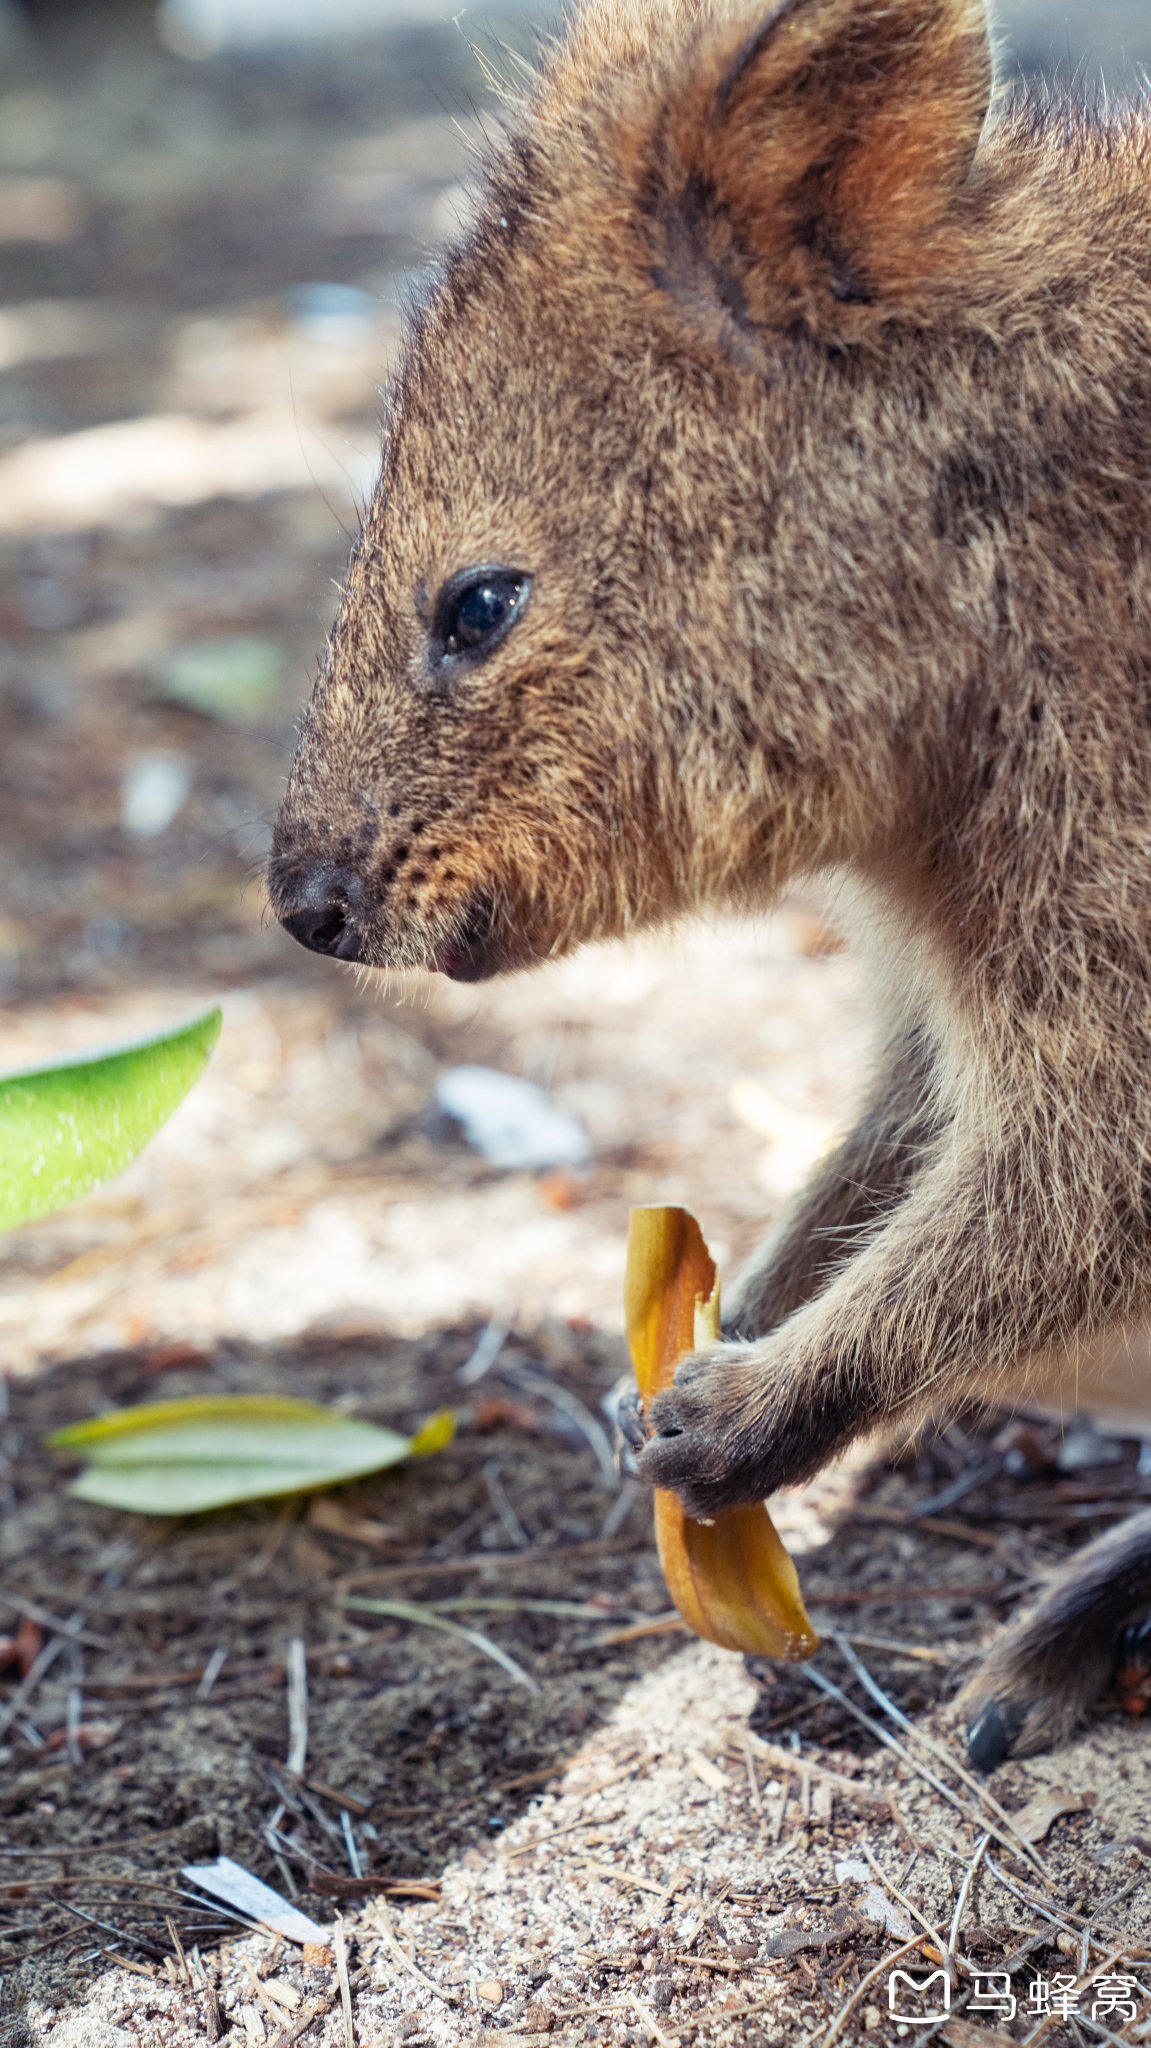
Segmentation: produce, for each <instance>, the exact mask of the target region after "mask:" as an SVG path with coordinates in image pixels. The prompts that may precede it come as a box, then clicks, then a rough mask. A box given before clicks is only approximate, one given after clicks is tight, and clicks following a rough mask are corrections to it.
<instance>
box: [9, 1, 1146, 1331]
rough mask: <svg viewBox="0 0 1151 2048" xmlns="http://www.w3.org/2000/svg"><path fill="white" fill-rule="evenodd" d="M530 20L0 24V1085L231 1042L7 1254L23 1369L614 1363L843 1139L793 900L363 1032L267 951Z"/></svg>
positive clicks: (1033, 25)
mask: <svg viewBox="0 0 1151 2048" xmlns="http://www.w3.org/2000/svg"><path fill="white" fill-rule="evenodd" d="M550 19H551V17H550V16H549V14H548V13H547V11H546V10H545V11H544V12H543V13H541V12H540V11H539V9H538V8H533V9H532V11H531V12H530V14H529V12H528V11H526V9H524V8H523V7H522V6H520V5H517V4H516V0H504V4H500V0H494V4H493V0H484V4H483V5H477V4H475V0H471V4H467V5H460V6H459V7H456V6H455V4H454V0H322V4H319V5H317V4H316V0H164V4H163V5H161V6H160V7H159V8H158V9H157V7H156V6H155V5H154V4H151V0H119V4H113V0H107V4H100V0H24V4H19V0H0V718H2V727H0V733H2V746H0V873H2V876H3V887H2V891H0V1063H2V1064H4V1065H11V1064H16V1063H17V1062H19V1061H30V1060H35V1059H37V1058H39V1057H41V1056H43V1055H45V1054H46V1053H48V1052H50V1051H53V1050H57V1049H59V1048H61V1047H62V1046H71V1047H75V1046H79V1045H82V1044H89V1043H92V1042H98V1041H100V1040H102V1039H107V1038H111V1037H114V1036H116V1035H117V1034H120V1033H122V1032H125V1031H129V1030H143V1029H146V1028H148V1027H150V1026H151V1025H153V1024H160V1023H162V1022H164V1021H166V1020H167V1019H169V1018H171V1017H173V1016H175V1015H179V1014H183V1013H186V1012H187V1011H188V1010H189V1009H190V1008H192V1007H193V1006H194V1005H195V1004H196V1003H198V1002H199V1001H200V1000H201V999H203V998H205V997H213V998H214V997H216V996H218V995H222V997H223V1000H224V1006H225V1015H226V1024H225V1032H224V1037H223V1040H222V1043H221V1047H220V1050H219V1053H218V1055H217V1057H216V1059H215V1061H214V1063H213V1068H212V1070H211V1075H210V1078H209V1080H208V1081H207V1083H206V1084H205V1085H204V1087H202V1088H201V1089H200V1090H199V1091H198V1092H197V1093H196V1094H195V1095H194V1096H193V1097H192V1098H191V1100H190V1101H189V1102H188V1104H186V1105H185V1107H184V1108H183V1109H182V1110H181V1111H180V1113H179V1114H178V1116H177V1118H176V1119H175V1121H174V1123H173V1124H172V1125H171V1126H170V1128H169V1129H168V1131H167V1132H166V1133H165V1134H164V1135H163V1136H162V1138H161V1139H160V1140H159V1141H158V1143H157V1144H156V1146H155V1147H154V1148H153V1149H152V1150H151V1151H150V1152H149V1153H148V1154H147V1155H146V1156H145V1158H144V1159H143V1160H142V1161H141V1162H140V1163H139V1164H138V1166H137V1167H136V1168H135V1169H133V1172H132V1173H131V1174H130V1175H129V1176H127V1177H126V1178H125V1179H124V1180H123V1181H121V1182H118V1183H117V1184H116V1185H115V1187H113V1188H109V1189H108V1190H106V1191H104V1192H103V1193H101V1194H99V1195H97V1196H95V1197H92V1198H91V1199H90V1200H89V1201H87V1202H85V1203H82V1204H80V1205H78V1206H77V1207H76V1208H75V1209H73V1210H70V1211H67V1212H65V1213H64V1214H63V1215H62V1216H59V1217H56V1218H50V1219H47V1220H46V1221H44V1222H43V1223H39V1224H36V1225H33V1226H29V1227H28V1228H27V1229H25V1230H24V1231H21V1232H19V1233H16V1234H15V1235H14V1236H13V1237H11V1238H8V1239H6V1240H3V1241H0V1332H2V1333H3V1338H4V1344H5V1355H6V1358H7V1359H8V1360H9V1362H10V1363H11V1365H13V1366H15V1367H19V1366H21V1365H28V1364H31V1363H32V1362H33V1361H35V1360H37V1359H43V1358H45V1357H51V1356H57V1355H73V1354H75V1353H76V1352H77V1351H80V1350H83V1349H87V1350H100V1349H114V1348H116V1347H120V1348H124V1347H136V1348H140V1347H147V1346H153V1347H160V1348H161V1349H162V1347H163V1345H164V1344H165V1343H171V1342H173V1341H176V1342H179V1341H185V1340H191V1341H194V1342H196V1343H211V1342H213V1341H215V1339H216V1338H218V1337H219V1336H221V1335H222V1334H226V1333H228V1332H231V1333H234V1334H245V1333H247V1334H260V1333H264V1334H269V1335H273V1336H278V1335H285V1336H286V1335H292V1334H295V1333H297V1332H299V1331H301V1330H307V1329H309V1328H313V1327H317V1326H320V1325H322V1326H324V1327H331V1326H332V1324H333V1322H339V1320H340V1318H343V1319H344V1321H345V1323H349V1322H350V1323H355V1322H356V1321H357V1319H359V1321H360V1322H364V1321H366V1322H367V1323H368V1324H371V1323H372V1321H373V1319H374V1320H375V1321H376V1322H379V1323H382V1324H390V1325H392V1326H394V1327H400V1328H405V1329H419V1328H423V1327H426V1326H435V1325H440V1324H443V1323H445V1322H448V1321H451V1320H452V1319H457V1320H458V1319H460V1318H465V1317H470V1316H479V1317H488V1316H496V1317H500V1318H503V1319H513V1320H514V1319H517V1318H518V1319H519V1320H521V1321H523V1320H525V1319H526V1320H527V1321H529V1322H530V1321H531V1320H532V1319H533V1318H534V1319H537V1320H538V1318H540V1317H541V1316H547V1315H551V1316H559V1317H561V1318H562V1317H568V1318H572V1317H574V1318H577V1319H579V1318H589V1319H591V1320H593V1321H596V1322H599V1323H601V1324H605V1323H606V1324H607V1325H608V1326H618V1323H619V1319H620V1312H619V1283H620V1276H621V1273H622V1261H623V1244H624V1232H625V1228H626V1213H627V1207H628V1204H629V1202H631V1201H650V1200H667V1199H671V1200H679V1199H682V1200H691V1201H692V1202H693V1203H694V1205H695V1206H696V1208H697V1209H698V1211H699V1213H700V1215H701V1218H702V1220H703V1221H704V1223H705V1227H706V1228H707V1230H708V1232H709V1234H710V1236H711V1238H712V1240H713V1243H714V1244H715V1245H716V1247H717V1249H718V1250H719V1251H720V1252H721V1254H722V1255H723V1256H724V1257H725V1258H726V1259H727V1260H729V1261H734V1260H735V1259H737V1258H738V1257H739V1256H742V1254H743V1253H744V1252H745V1251H746V1250H747V1249H748V1247H749V1246H750V1244H751V1242H752V1241H753V1239H754V1237H755V1236H756V1234H757V1232H758V1230H759V1228H760V1226H761V1224H762V1222H763V1221H764V1220H765V1219H767V1218H768V1217H769V1216H770V1214H771V1213H772V1212H773V1209H774V1208H775V1206H776V1205H777V1204H778V1202H779V1200H780V1199H781V1197H782V1196H783V1194H785V1193H786V1191H787V1189H788V1188H789V1187H790V1186H791V1185H793V1184H794V1182H795V1181H796V1179H797V1178H798V1177H799V1176H800V1175H801V1174H802V1172H803V1170H804V1167H805V1165H806V1163H807V1162H808V1161H809V1159H810V1158H811V1157H812V1156H813V1154H814V1153H815V1152H816V1151H817V1150H818V1149H819V1147H820V1146H821V1145H822V1144H823V1143H825V1142H826V1139H827V1136H828V1133H829V1132H830V1131H831V1130H832V1128H833V1127H834V1124H835V1122H836V1120H837V1119H838V1118H840V1117H842V1115H843V1114H844V1113H845V1110H846V1107H847V1105H848V1103H849V1101H850V1099H851V1095H852V1092H853V1089H854V1087H855V1085H856V1080H857V1076H858V1072H859V1066H860V1060H861V1057H862V1048H863V1045H864V1042H865V1039H864V1020H863V1016H862V1005H861V1002H860V997H859V992H858V990H857V988H856V985H855V981H854V978H853V974H852V970H851V967H850V965H849V963H848V962H847V960H846V959H845V958H844V957H843V956H842V955H841V954H840V953H839V952H838V951H837V950H836V946H835V942H834V940H833V939H831V937H830V935H829V933H828V930H827V928H826V926H825V924H824V921H823V915H822V912H821V910H820V909H819V907H818V906H816V905H813V904H809V903H797V904H794V905H790V906H788V907H787V908H786V909H785V910H784V911H783V912H782V913H781V914H780V915H779V916H778V917H776V918H775V919H773V920H771V921H770V923H769V924H766V925H764V926H762V927H758V928H756V929H750V928H744V927H736V926H730V927H722V928H719V929H715V930H709V931H706V932H699V933H695V934H687V935H684V936H682V937H680V938H679V939H677V940H676V941H675V942H674V943H669V944H666V945H655V944H650V945H646V946H644V947H641V948H638V949H636V950H634V951H633V952H631V953H629V954H624V953H622V952H619V953H617V952H614V951H611V950H608V951H607V952H604V953H602V954H595V955H588V956H586V957H584V958H581V959H580V960H577V961H574V962H570V963H567V964H565V965H562V966H560V967H557V968H554V969H551V970H548V971H547V972H545V973H542V974H537V975H536V976H534V977H531V978H528V979H525V980H523V981H519V982H514V983H511V984H508V985H507V986H504V985H500V986H497V987H495V988H492V989H487V990H479V991H466V990H459V989H455V988H453V987H451V986H450V985H443V984H441V983H439V982H436V983H435V984H434V985H430V984H429V985H423V986H420V987H418V988H417V987H413V988H411V989H404V988H394V989H392V990H390V991H387V992H384V993H382V994H381V993H379V992H376V991H362V990H360V989H359V988H358V986H357V984H356V982H355V980H354V979H353V978H352V977H351V976H349V975H348V974H347V973H346V972H345V971H343V970H340V969H337V968H335V967H333V966H332V965H331V964H329V963H324V962H322V961H319V960H315V959H312V958H309V957H308V956H306V955H305V954H304V953H302V952H301V951H300V950H299V949H298V948H296V947H294V946H293V945H292V944H291V942H290V941H289V940H287V939H286V938H285V937H284V936H283V934H282V933H280V932H279V930H278V929H277V928H275V927H273V926H269V925H268V923H267V920H266V918H265V917H264V916H263V913H262V894H261V886H260V880H259V876H260V867H261V862H262V860H263V858H264V855H265V853H266V849H267V845H268V836H269V822H270V818H271V815H272V814H273V812H274V809H275V805H276V802H277V799H278V794H279V790H280V786H281V782H282V778H283V775H284V771H285V767H286V764H287V761H288V758H289V756H290V752H291V748H292V744H293V729H294V721H295V717H296V714H297V710H298V706H299V704H300V702H301V700H302V698H303V697H304V696H305V695H306V694H307V691H308V689H309V687H310V681H311V676H312V673H313V669H314V662H315V656H316V651H317V649H318V647H319V646H320V645H321V643H322V641H323V637H324V634H325V631H326V629H327V626H328V624H329V621H330V619H331V615H332V611H333V606H334V601H335V587H336V584H337V582H338V580H339V577H340V575H341V571H342V566H343V562H344V559H345V556H346V551H347V546H348V537H349V533H350V531H351V530H353V529H354V525H355V519H356V505H357V503H358V502H359V501H360V500H361V499H362V497H363V495H364V494H365V493H366V492H367V490H368V489H369V486H370V480H371V476H372V470H373V463H374V451H375V445H376V417H377V410H378V403H379V400H378V388H377V387H378V386H379V384H380V383H381V382H382V381H383V380H384V379H386V376H387V372H388V365H389V361H390V359H391V357H392V354H393V351H394V349H395V347H396V344H397V338H398V335H399V332H400V323H401V317H402V307H403V304H404V301H405V296H406V295H407V293H408V292H409V290H410V288H411V285H412V283H413V282H414V281H418V279H419V277H420V274H421V273H422V272H423V271H424V269H425V268H426V266H427V265H428V264H429V262H430V261H431V260H432V258H433V255H434V251H435V248H436V244H437V243H438V242H439V241H440V239H441V238H442V237H443V236H444V235H445V233H447V232H448V231H449V229H450V227H451V224H452V223H453V221H454V220H455V219H457V218H458V216H459V213H460V211H461V208H463V207H464V206H466V180H467V175H468V152H469V147H470V145H471V143H472V141H473V140H474V138H475V137H476V135H477V134H478V133H479V132H480V130H481V129H482V128H483V127H484V126H485V125H486V124H490V123H491V122H492V121H493V120H494V119H495V111H494V99H493V93H492V89H491V83H490V80H491V75H492V71H493V68H494V70H495V71H496V72H499V71H501V70H504V71H506V69H507V64H508V55H507V53H508V52H510V51H521V52H528V51H530V50H531V48H532V46H533V40H534V35H535V33H536V30H537V29H538V28H540V27H546V26H547V25H548V22H549V20H550ZM998 19H999V21H1000V24H1001V28H1002V33H1003V60H1002V61H1003V67H1004V69H1005V70H1006V71H1007V72H1009V73H1010V72H1018V73H1025V74H1029V73H1042V74H1044V75H1046V76H1048V77H1051V78H1055V77H1062V78H1063V79H1064V80H1067V79H1071V78H1075V79H1077V80H1078V81H1079V82H1080V83H1081V84H1082V86H1083V87H1084V88H1085V89H1086V90H1089V91H1093V90H1097V89H1099V86H1100V82H1101V81H1105V83H1106V88H1107V90H1108V92H1109V93H1111V94H1115V93H1116V92H1123V91H1125V90H1128V89H1130V88H1131V87H1132V86H1133V85H1135V84H1136V83H1137V80H1138V67H1139V65H1141V64H1143V63H1147V62H1149V61H1151V10H1148V8H1147V6H1146V0H1093V4H1092V5H1090V6H1089V5H1087V4H1086V0H1073V4H1070V5H1067V6H1064V7H1054V6H1051V5H1049V4H1048V0H1011V4H1010V5H1007V6H1005V7H1003V8H1002V9H1001V10H1000V11H999V16H998ZM461 1062H480V1063H482V1064H487V1065H489V1066H491V1067H493V1068H495V1069H498V1070H500V1071H503V1072H509V1073H512V1074H514V1075H517V1076H520V1077H522V1078H525V1079H527V1080H528V1081H530V1082H532V1083H533V1084H534V1085H535V1086H537V1087H538V1088H539V1089H541V1090H542V1091H544V1093H545V1094H546V1095H547V1096H548V1097H549V1098H550V1100H551V1102H552V1103H553V1104H554V1105H556V1106H558V1107H560V1108H562V1109H564V1110H565V1111H566V1112H567V1113H568V1115H569V1116H571V1117H574V1118H575V1119H576V1120H577V1121H578V1123H579V1124H580V1126H581V1128H582V1131H583V1132H584V1134H585V1138H586V1146H587V1151H588V1154H589V1160H588V1163H584V1164H576V1165H572V1164H570V1163H569V1164H563V1163H562V1162H561V1163H559V1164H557V1165H554V1166H552V1167H548V1166H546V1165H545V1166H543V1167H540V1166H534V1167H532V1166H526V1167H519V1168H515V1167H507V1166H501V1165H498V1164H495V1163H493V1161H492V1160H491V1158H490V1157H486V1156H485V1154H484V1151H483V1149H482V1147H477V1146H476V1145H475V1144H469V1143H468V1142H467V1140H466V1138H465V1136H464V1135H463V1133H462V1131H461V1127H460V1125H459V1123H458V1122H456V1121H454V1120H453V1119H452V1117H451V1116H449V1115H448V1114H447V1113H446V1111H445V1109H444V1107H443V1104H442V1102H441V1100H440V1099H439V1098H438V1097H437V1083H439V1082H441V1081H442V1077H443V1075H444V1072H445V1070H446V1069H449V1068H451V1067H452V1066H454V1065H458V1064H459V1063H461ZM441 1093H442V1091H441ZM577 1149H578V1148H577Z"/></svg>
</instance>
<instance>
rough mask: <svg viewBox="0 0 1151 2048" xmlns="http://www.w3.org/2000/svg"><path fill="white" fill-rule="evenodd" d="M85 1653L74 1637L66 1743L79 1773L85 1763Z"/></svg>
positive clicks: (72, 1763)
mask: <svg viewBox="0 0 1151 2048" xmlns="http://www.w3.org/2000/svg"><path fill="white" fill-rule="evenodd" d="M83 1676H84V1652H83V1650H82V1649H81V1648H80V1645H79V1643H78V1642H77V1641H76V1638H75V1636H73V1637H72V1638H71V1640H70V1642H69V1644H68V1699H67V1704H66V1706H65V1709H64V1712H65V1721H64V1741H65V1746H66V1751H67V1756H68V1762H69V1763H70V1764H71V1766H72V1769H73V1770H74V1771H78V1770H79V1768H80V1766H81V1764H82V1763H83V1761H84V1752H83V1750H82V1749H81V1747H80V1723H81V1721H82V1720H83V1718H84V1692H83V1684H82V1681H83Z"/></svg>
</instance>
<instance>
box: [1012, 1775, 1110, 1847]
mask: <svg viewBox="0 0 1151 2048" xmlns="http://www.w3.org/2000/svg"><path fill="white" fill-rule="evenodd" d="M1090 1804H1091V1801H1090V1800H1089V1798H1088V1797H1087V1795H1086V1793H1084V1792H1067V1791H1065V1790H1064V1789H1063V1787H1062V1786H1061V1785H1052V1786H1049V1787H1048V1788H1047V1790H1046V1791H1043V1792H1037V1793H1036V1794H1035V1796H1034V1798H1032V1799H1029V1800H1028V1801H1027V1804H1026V1806H1021V1807H1020V1808H1019V1809H1018V1811H1017V1812H1016V1813H1013V1814H1012V1816H1011V1825H1012V1827H1013V1828H1014V1829H1015V1832H1016V1833H1017V1834H1019V1835H1022V1837H1023V1839H1024V1841H1025V1842H1041V1841H1042V1840H1043V1837H1044V1835H1045V1834H1046V1833H1047V1830H1048V1828H1049V1827H1050V1826H1051V1824H1052V1822H1053V1821H1057V1820H1058V1819H1059V1817H1060V1815H1061V1814H1064V1813H1082V1812H1083V1809H1084V1807H1086V1806H1089V1805H1090Z"/></svg>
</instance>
